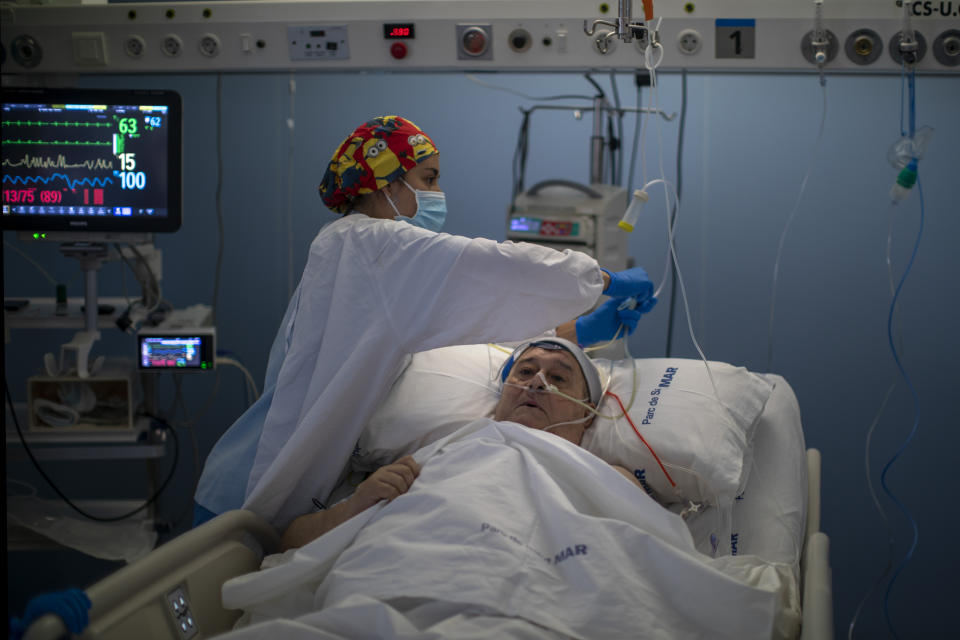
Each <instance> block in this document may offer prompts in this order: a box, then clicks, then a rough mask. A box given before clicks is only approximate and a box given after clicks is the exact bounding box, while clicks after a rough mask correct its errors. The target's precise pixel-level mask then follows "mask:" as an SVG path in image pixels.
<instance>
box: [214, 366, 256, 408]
mask: <svg viewBox="0 0 960 640" xmlns="http://www.w3.org/2000/svg"><path fill="white" fill-rule="evenodd" d="M217 364H218V365H227V366H230V367H236V368H237V369H240V371H242V372H243V375H244V376H245V377H246V380H247V387H248V388H249V390H250V391H251V394H252V397H253V402H256V401H257V400H259V399H260V392H259V391H258V390H257V383H256V382H255V381H254V379H253V376H252V375H250V371H249V370H247V368H246V367H245V366H243V365H242V364H240V361H239V360H234V359H233V358H227V357H224V356H217ZM253 402H251V403H250V404H253Z"/></svg>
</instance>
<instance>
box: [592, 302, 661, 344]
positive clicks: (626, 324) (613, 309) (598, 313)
mask: <svg viewBox="0 0 960 640" xmlns="http://www.w3.org/2000/svg"><path fill="white" fill-rule="evenodd" d="M625 302H626V299H625V298H610V299H609V300H607V301H606V302H604V303H603V304H602V305H600V306H599V307H597V309H596V310H595V311H593V312H592V313H588V314H587V315H585V316H580V317H579V318H577V320H576V332H577V344H578V345H580V346H581V347H587V346H590V345H592V344H596V343H598V342H609V341H610V340H613V338H614V336H617V332H618V331H620V335H619V336H617V337H623V336H629V335H631V334H632V333H633V332H634V331H635V330H636V329H637V323H638V322H639V321H640V316H642V315H643V314H644V313H646V312H647V311H649V310H650V309H652V308H653V306H654V305H655V304H656V303H657V299H656V298H649V299H648V300H647V301H646V302H644V303H643V304H642V305H639V306H635V307H628V306H625V305H624V303H625ZM621 325H623V329H622V330H621V328H620V327H621Z"/></svg>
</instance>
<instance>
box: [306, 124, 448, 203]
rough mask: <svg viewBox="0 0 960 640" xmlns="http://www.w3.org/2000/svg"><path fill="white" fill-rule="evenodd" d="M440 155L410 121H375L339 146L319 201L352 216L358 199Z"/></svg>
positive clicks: (325, 177) (322, 182) (363, 126)
mask: <svg viewBox="0 0 960 640" xmlns="http://www.w3.org/2000/svg"><path fill="white" fill-rule="evenodd" d="M437 153H439V152H438V151H437V147H436V146H435V145H434V144H433V140H431V139H430V138H429V137H428V136H427V134H425V133H424V132H423V131H421V130H420V127H418V126H417V125H415V124H413V123H412V122H410V121H409V120H407V119H405V118H401V117H400V116H380V117H377V118H374V119H372V120H369V121H367V122H365V123H363V124H362V125H360V126H359V127H357V128H356V130H354V132H353V133H351V134H350V135H349V136H347V139H346V140H344V141H343V143H341V145H340V146H339V147H337V150H336V151H335V152H334V154H333V157H332V158H331V159H330V165H329V166H328V167H327V172H326V173H324V174H323V180H321V181H320V198H321V199H322V200H323V203H324V204H325V205H327V207H328V208H330V209H331V210H332V211H336V212H337V213H349V212H350V210H351V209H352V208H353V200H354V199H355V198H356V197H357V196H362V195H364V194H367V193H373V192H374V191H378V190H380V189H382V188H383V187H385V186H387V185H388V184H390V183H391V182H393V181H394V180H396V179H397V178H399V177H400V176H402V175H403V174H405V173H406V172H407V171H409V170H410V169H412V168H414V167H415V166H417V164H418V163H420V162H422V161H423V160H424V159H426V158H429V157H430V156H432V155H436V154H437Z"/></svg>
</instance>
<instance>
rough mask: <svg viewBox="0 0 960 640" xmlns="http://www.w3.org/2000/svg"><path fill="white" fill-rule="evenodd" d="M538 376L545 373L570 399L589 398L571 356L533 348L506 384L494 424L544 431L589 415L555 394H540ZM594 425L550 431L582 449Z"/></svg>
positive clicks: (515, 365) (560, 352) (570, 425)
mask: <svg viewBox="0 0 960 640" xmlns="http://www.w3.org/2000/svg"><path fill="white" fill-rule="evenodd" d="M538 372H542V373H543V377H544V378H546V379H547V382H548V383H550V384H552V385H555V386H556V387H557V389H559V390H560V391H562V392H563V393H565V394H567V395H568V396H570V397H573V398H577V399H581V400H582V399H584V398H586V397H587V396H588V392H587V381H586V380H585V379H584V377H583V373H582V372H581V371H580V365H579V364H578V363H577V360H576V358H574V357H573V355H572V354H571V353H569V352H567V351H563V350H556V351H554V350H548V349H541V348H540V347H530V348H529V349H527V350H526V351H524V352H523V354H522V355H521V356H520V359H519V360H518V361H517V362H516V363H515V364H514V365H513V368H512V369H511V370H510V375H509V376H507V380H506V382H507V384H505V385H504V386H503V393H502V394H501V396H500V402H499V403H497V408H496V411H494V415H493V417H494V420H509V421H511V422H517V423H519V424H522V425H524V426H526V427H530V428H531V429H543V428H545V427H549V426H550V425H555V424H558V423H561V422H567V421H569V420H578V419H580V418H583V417H584V416H586V415H587V414H588V413H589V411H587V409H586V408H584V407H582V406H580V405H578V404H576V403H574V402H571V401H569V400H567V399H566V398H562V397H560V396H558V395H556V394H553V393H543V392H538V390H543V389H544V385H543V380H542V379H541V378H540V376H539V375H537V374H538ZM516 385H521V386H516ZM585 402H589V400H585ZM591 421H592V418H591V420H587V421H584V422H581V423H577V424H569V425H562V426H560V427H558V428H556V429H551V430H550V431H551V432H552V433H555V434H556V435H558V436H560V437H562V438H565V439H567V440H569V441H570V442H573V443H574V444H577V445H579V444H580V439H581V438H582V437H583V432H584V431H585V430H586V429H587V427H588V426H589V425H590V422H591Z"/></svg>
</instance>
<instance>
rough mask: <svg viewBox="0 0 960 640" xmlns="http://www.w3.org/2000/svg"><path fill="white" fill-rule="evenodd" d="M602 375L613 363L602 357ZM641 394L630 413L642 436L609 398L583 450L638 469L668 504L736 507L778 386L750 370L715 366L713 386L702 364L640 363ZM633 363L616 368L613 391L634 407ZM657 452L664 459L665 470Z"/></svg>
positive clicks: (636, 472) (649, 488)
mask: <svg viewBox="0 0 960 640" xmlns="http://www.w3.org/2000/svg"><path fill="white" fill-rule="evenodd" d="M596 362H597V365H598V366H599V367H600V370H601V371H609V370H610V363H609V361H603V360H597V361H596ZM635 362H636V365H637V371H636V397H635V399H634V401H633V405H632V406H631V407H630V409H629V414H630V417H631V418H632V420H633V423H634V425H635V426H636V428H637V429H638V430H639V432H640V434H641V435H642V436H643V438H644V439H645V440H646V443H647V444H649V446H650V448H648V447H647V444H644V442H643V441H642V440H641V439H640V437H639V436H638V435H637V433H636V432H635V431H634V429H633V427H631V426H630V423H629V422H628V421H627V420H626V418H624V417H623V416H622V414H621V412H620V408H619V406H618V405H617V404H616V402H614V401H611V398H609V397H608V398H606V399H605V401H604V403H603V405H601V406H602V409H601V411H600V413H601V414H602V415H604V416H620V417H616V418H613V419H610V418H604V417H598V418H597V419H596V420H595V421H594V424H593V426H592V427H591V428H590V429H588V430H587V432H586V433H585V434H584V436H583V442H582V443H581V445H582V446H583V448H584V449H587V450H588V451H590V452H591V453H593V454H595V455H596V456H598V457H600V458H602V459H604V460H606V461H607V462H609V463H611V464H618V465H621V466H624V467H626V468H627V469H630V470H631V471H633V472H634V475H635V476H637V478H638V479H640V481H641V484H643V485H644V487H645V488H646V489H647V491H648V493H650V494H651V495H653V496H654V497H655V498H657V499H658V500H659V501H660V502H661V503H663V504H670V503H675V502H680V501H686V500H692V501H694V502H699V503H707V504H715V503H717V502H720V503H724V504H730V503H731V502H732V501H733V500H734V499H735V498H736V496H737V495H739V494H740V492H741V491H742V490H743V487H744V486H745V485H746V482H747V477H748V476H749V460H750V455H749V452H750V443H751V441H752V439H753V433H754V429H755V427H756V424H757V418H758V417H759V416H760V413H761V412H762V411H763V407H764V405H765V404H766V402H767V398H768V397H769V396H770V391H771V390H772V385H771V384H770V383H769V382H767V381H765V380H763V379H762V378H760V377H759V376H757V375H755V374H753V373H750V372H749V371H747V370H746V369H744V368H743V367H734V366H732V365H729V364H726V363H723V362H710V363H709V364H710V371H709V373H710V374H712V375H713V380H714V381H715V382H716V386H717V392H718V393H719V397H720V399H721V400H722V401H723V405H724V406H725V407H726V409H724V407H723V406H721V405H720V403H719V402H718V400H717V393H716V392H715V391H714V388H713V385H712V384H711V382H710V376H709V375H708V372H707V368H706V366H705V365H704V363H703V361H702V360H688V359H682V358H644V359H637V360H636V361H635ZM633 376H634V373H633V366H632V363H631V361H630V360H619V361H616V362H614V363H613V371H612V380H613V381H612V383H611V385H610V388H609V391H611V392H613V393H615V394H617V396H619V397H620V400H621V401H622V402H623V404H624V406H625V407H626V406H629V403H630V395H631V388H632V386H633ZM651 449H652V450H653V451H654V452H656V455H657V456H658V457H659V458H660V460H661V461H662V462H663V465H664V467H665V469H666V473H667V474H669V475H670V479H672V481H673V483H675V485H676V486H675V487H674V486H673V485H671V482H670V479H668V478H667V475H666V474H665V473H664V471H663V470H662V469H661V468H660V465H659V464H658V462H657V460H656V458H655V457H654V455H653V454H652V453H651Z"/></svg>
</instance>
